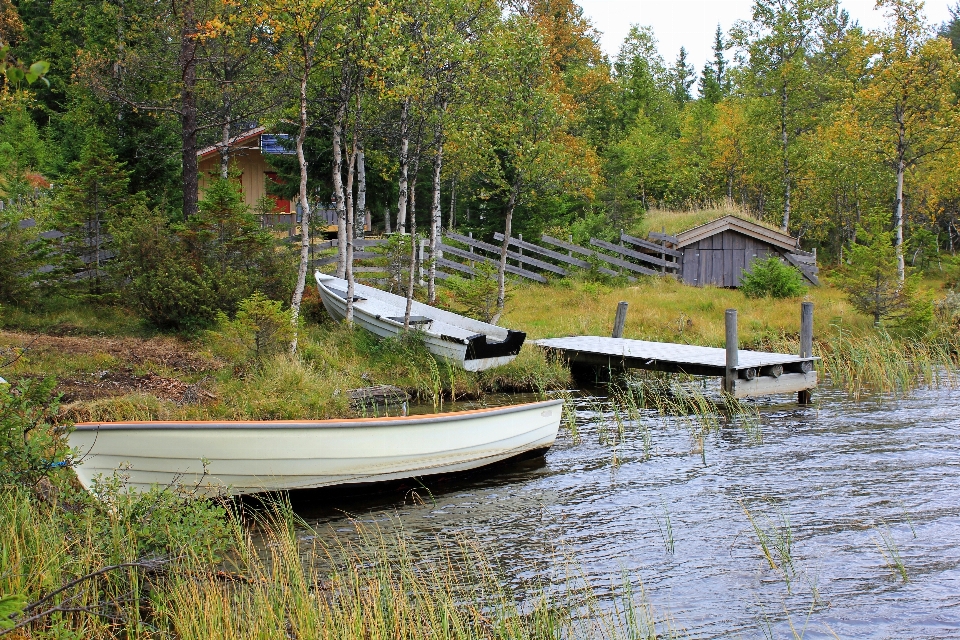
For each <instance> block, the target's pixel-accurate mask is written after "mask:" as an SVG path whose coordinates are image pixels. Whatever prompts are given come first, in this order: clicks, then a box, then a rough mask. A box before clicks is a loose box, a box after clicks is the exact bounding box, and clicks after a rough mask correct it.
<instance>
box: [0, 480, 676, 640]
mask: <svg viewBox="0 0 960 640" xmlns="http://www.w3.org/2000/svg"><path fill="white" fill-rule="evenodd" d="M148 501H149V504H152V505H153V508H154V510H155V511H157V510H161V511H163V510H166V509H169V508H171V506H170V504H168V503H166V502H164V501H163V500H162V499H161V498H159V497H157V496H153V497H151V498H149V499H148ZM135 502H136V501H134V503H135ZM134 503H130V504H134ZM141 506H149V505H141ZM115 509H116V510H115V511H114V512H113V514H114V515H113V516H111V515H110V514H109V513H108V512H106V511H103V510H98V509H95V508H92V507H88V508H85V509H81V510H80V511H76V512H75V513H74V514H73V515H69V514H66V512H64V511H63V510H62V509H60V508H54V507H50V506H49V505H48V506H44V505H43V504H41V503H37V502H36V501H35V500H33V499H32V498H31V497H30V496H29V495H27V494H26V493H24V492H22V491H16V490H9V489H3V490H0V535H2V536H3V539H4V545H3V547H2V552H0V560H2V563H0V593H2V594H5V595H10V594H19V595H20V597H22V600H23V601H37V600H39V599H40V598H41V597H42V596H43V595H44V594H50V593H53V592H54V590H55V589H57V588H58V587H60V586H61V585H66V584H70V583H72V582H74V581H76V580H77V579H78V578H81V580H80V581H79V582H76V583H75V584H73V585H72V586H70V587H68V588H67V589H66V590H64V591H63V592H62V593H60V594H58V595H57V596H56V597H54V598H53V599H51V600H50V601H48V602H47V603H46V605H45V606H44V607H40V608H39V609H38V610H44V609H46V610H45V612H44V615H42V616H41V617H39V618H37V619H36V620H34V621H32V622H29V623H27V624H25V625H24V627H23V631H27V630H29V633H30V636H29V637H34V636H36V637H52V636H50V634H51V633H52V632H53V630H54V629H59V630H60V632H62V634H63V635H62V636H57V637H84V638H92V639H98V640H99V639H104V640H108V639H109V640H113V639H115V638H125V639H138V638H143V639H144V640H146V639H148V638H149V639H155V638H172V639H174V638H175V639H177V640H194V639H197V640H201V639H202V640H211V639H212V640H217V639H223V640H227V639H233V638H277V637H310V638H324V639H339V638H344V639H347V638H351V639H352V638H383V639H387V638H389V639H394V638H400V639H403V638H411V639H412V638H424V637H436V638H447V639H450V640H459V639H461V638H463V639H470V640H475V639H488V638H489V639H494V638H496V639H527V638H530V639H534V638H537V639H539V638H559V637H603V638H610V639H616V638H631V639H632V638H665V637H670V638H672V637H678V635H679V634H678V633H677V632H675V631H674V630H672V628H671V626H670V625H669V620H668V619H667V618H665V617H659V616H657V615H656V613H655V612H654V610H653V608H652V607H651V606H650V604H649V603H648V602H647V601H646V598H645V593H644V592H643V590H642V587H641V589H640V590H639V592H638V591H636V590H635V589H634V587H633V585H632V584H631V581H630V580H626V579H625V580H624V583H623V584H622V585H620V587H619V588H614V589H601V590H599V591H598V590H597V589H595V588H594V587H593V586H592V585H591V584H590V581H589V580H587V579H586V578H585V577H584V576H583V574H582V571H580V570H579V569H578V567H577V566H576V564H575V563H574V562H572V561H570V560H569V559H566V560H565V561H564V562H565V564H563V565H560V566H558V569H559V571H554V572H553V573H554V575H558V576H560V580H559V582H556V583H546V582H543V581H542V579H539V578H534V579H531V580H528V581H525V582H522V583H520V584H517V583H516V582H515V581H513V580H507V579H506V578H505V577H504V569H503V568H502V567H500V566H499V565H498V564H497V561H496V560H495V559H494V558H495V555H493V554H492V553H491V551H490V550H488V549H485V548H483V547H481V546H480V545H479V544H478V543H477V542H476V541H475V540H472V539H470V538H469V537H467V536H464V535H454V536H446V535H440V534H438V536H437V538H436V542H435V544H433V545H421V546H418V545H415V544H413V543H412V542H411V541H410V540H409V539H408V538H407V537H406V536H405V535H404V534H403V532H402V528H400V527H397V528H396V529H382V528H368V527H364V526H362V525H360V524H357V525H356V530H355V532H354V535H351V536H343V534H337V533H334V532H319V531H315V530H312V529H310V528H309V527H308V526H307V525H306V523H304V522H303V521H301V520H300V519H298V518H297V516H296V515H295V514H294V513H293V511H292V509H291V508H290V506H289V504H287V503H285V502H282V501H276V502H269V503H267V504H266V505H265V506H264V507H253V508H251V507H250V506H249V505H247V506H243V505H240V504H239V503H237V504H236V505H235V508H234V510H233V512H232V513H233V515H232V516H231V517H230V518H229V519H228V520H227V521H226V522H225V525H226V528H225V529H224V532H223V533H224V535H225V536H226V538H225V540H226V541H227V542H229V546H228V547H227V554H226V555H225V556H221V560H219V561H217V560H216V558H215V556H211V555H210V553H209V552H208V550H206V549H205V548H204V547H203V546H202V545H191V544H189V543H187V542H186V541H185V542H184V544H183V545H181V546H179V547H177V548H176V549H171V550H170V553H169V554H168V555H167V556H166V557H165V558H164V559H162V562H159V563H158V564H156V567H162V569H161V570H154V571H152V572H144V571H143V570H141V568H136V567H130V568H129V570H127V569H123V568H119V569H117V570H111V571H109V572H106V573H104V574H102V575H99V576H98V575H95V574H96V572H97V571H98V570H100V569H102V568H103V567H104V566H105V565H109V564H111V563H114V562H116V560H117V559H121V558H127V559H133V560H136V559H137V558H138V556H137V553H138V552H137V549H138V545H137V540H138V539H140V540H143V538H142V535H143V532H142V531H138V530H137V526H138V522H137V520H136V519H132V518H129V517H128V516H132V515H133V512H129V511H128V509H127V506H125V503H123V499H121V503H119V504H118V505H117V506H116V507H115ZM171 515H172V514H171ZM155 517H156V516H155ZM176 522H177V518H176V517H173V518H172V519H171V520H170V521H169V523H170V525H171V526H177V525H176ZM138 536H141V537H140V538H138ZM511 573H512V572H511ZM91 575H93V577H90V578H88V579H85V578H84V576H91ZM564 575H565V576H566V578H565V579H564V578H563V576H564ZM507 585H511V586H507ZM601 594H602V595H601ZM31 613H32V612H27V613H25V614H22V615H20V616H18V617H15V618H14V619H13V620H12V622H14V623H17V622H21V623H23V622H25V621H26V618H28V617H29V615H30V614H31ZM0 633H3V632H2V631H0ZM13 637H17V636H13ZM23 637H26V636H23Z"/></svg>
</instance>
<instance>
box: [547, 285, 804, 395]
mask: <svg viewBox="0 0 960 640" xmlns="http://www.w3.org/2000/svg"><path fill="white" fill-rule="evenodd" d="M624 304H625V303H621V306H622V305H624ZM622 315H623V316H625V315H626V310H625V308H623V312H622ZM736 317H737V314H736V311H735V310H733V309H731V310H728V311H727V316H726V321H727V325H726V326H727V347H726V348H716V347H701V346H698V345H689V344H676V343H672V342H647V341H645V340H628V339H625V338H619V337H614V338H605V337H601V336H575V337H568V338H548V339H544V340H537V341H535V342H534V344H536V345H537V346H539V347H540V348H542V349H547V350H551V351H554V352H557V353H559V354H560V355H561V356H562V357H563V358H564V359H565V360H567V361H568V362H569V363H570V365H571V367H573V368H582V367H591V368H599V369H606V370H612V371H618V370H625V369H645V370H648V371H664V372H667V373H685V374H689V375H695V376H715V377H720V378H723V381H724V382H723V386H724V390H725V391H726V392H727V393H729V394H730V395H732V396H734V397H736V398H745V397H748V396H763V395H771V394H776V393H798V394H799V396H798V398H799V401H800V402H801V403H808V402H809V401H810V390H811V389H813V388H815V387H816V386H817V371H816V368H815V361H816V360H817V358H815V357H813V355H812V342H813V305H812V304H811V303H809V302H805V303H804V304H803V310H802V312H801V340H800V342H801V353H800V354H797V355H793V354H788V353H769V352H765V351H748V350H743V349H739V348H738V345H737V328H736V323H737V319H736ZM620 318H621V314H620V313H619V310H618V320H617V322H618V324H619V325H620V326H621V328H622V320H621V319H620ZM614 333H615V334H616V333H617V331H616V328H615V329H614Z"/></svg>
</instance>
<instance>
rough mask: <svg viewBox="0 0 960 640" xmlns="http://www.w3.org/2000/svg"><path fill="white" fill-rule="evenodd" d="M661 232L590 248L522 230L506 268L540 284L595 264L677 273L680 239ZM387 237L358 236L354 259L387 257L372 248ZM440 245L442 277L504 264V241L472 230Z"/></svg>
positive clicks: (596, 242) (324, 261)
mask: <svg viewBox="0 0 960 640" xmlns="http://www.w3.org/2000/svg"><path fill="white" fill-rule="evenodd" d="M653 236H654V234H651V237H653ZM656 236H657V237H656V240H658V242H651V241H649V240H643V239H640V238H635V237H633V236H629V235H627V234H625V233H621V234H620V244H614V243H612V242H607V241H605V240H600V239H598V238H591V239H590V248H587V247H581V246H579V245H576V244H573V242H571V241H563V240H560V239H558V238H553V237H551V236H549V235H546V234H544V235H543V236H541V238H540V244H535V243H533V242H529V241H525V240H524V239H523V236H522V235H518V236H517V237H516V238H513V237H511V238H510V241H509V243H508V249H507V265H506V272H507V273H509V274H511V275H514V276H518V277H520V278H524V279H527V280H533V281H534V282H540V283H546V282H547V280H548V278H557V277H560V278H564V277H567V276H569V275H571V273H572V272H573V269H595V270H597V271H598V272H600V273H602V274H604V275H607V276H611V277H619V276H623V277H625V278H627V280H629V281H631V282H634V281H636V276H637V275H647V276H666V275H670V276H676V274H677V270H678V268H679V262H678V261H677V258H678V257H679V256H680V255H681V254H680V253H679V252H678V251H675V250H673V249H670V248H669V247H667V246H666V244H667V243H668V242H672V241H675V240H676V239H675V238H672V237H671V236H666V235H665V234H656ZM494 240H495V241H496V242H498V243H502V242H503V234H502V233H495V234H494ZM385 242H387V240H386V239H371V240H354V260H356V261H360V262H362V261H365V260H373V259H376V258H381V259H382V258H383V255H382V254H379V253H376V252H374V251H370V250H369V249H370V248H372V247H375V246H378V245H381V244H383V243H385ZM425 245H426V241H421V244H420V246H419V249H418V252H419V259H420V262H421V267H420V279H421V280H423V278H424V275H425V274H424V268H423V266H422V265H423V263H424V261H425V259H427V258H429V249H427V247H426V246H425ZM544 245H549V246H544ZM628 245H629V246H628ZM337 246H338V245H337V241H336V240H327V241H325V242H320V243H318V244H316V245H315V247H314V248H315V250H317V251H320V250H325V249H333V248H336V247H337ZM437 248H438V255H437V257H436V263H435V264H436V269H435V272H436V275H437V278H439V279H441V280H443V279H446V278H449V277H450V276H451V275H452V274H453V273H459V274H463V275H468V276H473V275H475V274H476V269H475V266H476V265H477V264H478V263H486V264H490V265H494V266H498V265H499V264H500V252H501V248H502V245H500V244H492V243H489V242H484V241H483V240H478V239H475V238H474V237H473V235H472V234H469V235H462V234H459V233H454V232H446V233H444V234H443V236H442V238H441V240H440V242H439V244H438V247H437ZM336 261H337V258H336V256H324V257H322V258H319V259H317V260H315V261H314V262H313V264H314V266H317V267H319V266H324V265H329V264H333V263H335V262H336ZM384 270H385V268H384V267H364V266H359V267H356V266H355V267H354V271H355V272H357V273H372V272H376V271H384Z"/></svg>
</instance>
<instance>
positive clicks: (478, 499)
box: [293, 389, 960, 638]
mask: <svg viewBox="0 0 960 640" xmlns="http://www.w3.org/2000/svg"><path fill="white" fill-rule="evenodd" d="M528 399H535V398H518V397H516V396H513V397H506V398H505V400H504V402H503V403H511V404H512V403H517V402H520V401H525V400H528ZM817 399H818V401H819V404H818V406H816V407H809V408H803V407H798V406H797V405H795V404H793V403H789V402H788V403H784V404H777V403H776V402H775V401H771V400H764V401H762V402H760V403H758V406H759V408H760V415H761V424H762V431H763V437H762V442H760V441H758V439H757V438H756V437H752V436H751V435H750V434H748V433H747V432H745V431H744V430H743V429H742V428H739V427H737V426H736V425H728V426H726V427H724V428H723V429H721V430H720V431H719V432H715V433H712V434H710V435H709V436H708V437H707V438H706V440H705V441H704V444H703V451H702V452H701V450H700V444H699V441H698V439H697V438H695V437H692V435H691V431H690V421H689V420H683V419H675V418H664V417H661V416H658V415H656V414H654V413H652V412H650V413H649V414H644V415H643V417H642V418H641V420H640V421H639V422H637V421H634V422H631V423H628V424H627V425H626V426H625V431H624V436H623V440H622V442H619V444H617V446H616V455H615V456H614V454H613V447H612V445H611V444H610V441H609V438H608V437H604V434H605V433H608V432H609V430H610V424H609V422H610V419H611V415H610V414H609V412H608V411H606V409H607V407H606V406H605V405H604V404H603V401H602V399H599V398H591V399H583V400H581V401H579V404H578V409H577V433H578V437H574V436H572V435H571V432H570V431H569V430H566V429H562V430H561V436H560V438H559V440H558V441H557V444H556V446H555V447H554V448H553V449H552V450H551V451H550V452H549V453H548V454H547V456H546V458H545V459H537V460H532V461H523V462H516V463H508V464H504V465H501V466H499V467H497V468H495V469H493V470H489V471H480V472H477V473H474V474H472V475H468V476H457V477H453V478H442V479H437V478H429V477H427V478H422V479H420V480H419V481H411V482H409V483H406V484H405V485H390V486H388V487H377V488H374V489H373V490H372V491H371V490H368V492H367V494H366V495H360V496H357V495H348V494H347V493H343V492H339V493H338V492H329V491H328V492H320V493H316V492H304V493H302V494H295V495H294V496H293V499H294V501H295V506H296V507H297V509H298V511H299V513H301V515H303V516H304V517H306V518H307V519H308V521H309V522H311V524H313V525H315V526H316V527H317V529H318V530H319V531H320V532H321V533H322V534H323V535H332V534H333V533H334V532H337V533H336V534H337V535H341V536H350V535H352V534H351V533H350V532H352V531H353V527H352V525H351V521H350V518H349V517H348V516H353V517H356V518H357V519H358V520H360V521H361V522H365V523H368V524H371V523H372V524H376V525H377V526H380V527H386V528H389V527H394V526H402V527H403V530H404V532H405V535H406V536H407V538H408V539H411V540H413V541H419V542H420V543H422V546H423V547H427V546H428V545H431V544H432V545H435V544H436V540H437V536H438V534H440V536H441V537H442V536H443V535H444V534H447V533H456V534H466V535H468V536H471V537H472V538H473V539H475V540H477V541H479V543H480V545H481V546H482V547H483V548H485V549H486V550H487V551H488V553H489V554H490V555H492V556H493V557H495V558H496V560H497V561H498V563H499V564H500V566H501V568H502V569H503V570H504V571H505V572H506V575H507V578H508V579H511V580H514V581H516V582H517V583H518V584H519V583H520V582H522V581H526V580H530V579H531V578H539V579H540V580H542V581H548V582H549V581H554V582H555V583H561V582H562V581H563V579H562V578H558V577H557V576H556V574H557V573H558V572H557V567H558V566H559V565H562V564H563V563H564V562H565V561H569V560H573V561H574V562H575V563H576V564H577V565H578V566H579V568H580V570H582V571H583V572H584V573H585V574H586V576H588V577H589V578H590V579H591V580H592V581H593V582H594V586H595V587H597V588H598V591H599V592H600V593H603V592H604V591H605V590H606V589H607V588H608V587H609V588H617V587H618V586H619V585H621V584H622V582H623V576H629V578H628V579H632V581H633V582H634V584H635V585H638V584H641V583H642V585H643V588H644V590H645V592H646V597H647V599H648V600H649V601H650V603H651V604H652V605H653V606H654V608H655V609H656V610H657V612H658V613H660V614H661V615H669V617H670V618H671V620H672V626H673V627H674V628H679V629H681V630H684V631H686V632H687V633H688V634H689V635H690V636H692V637H701V638H710V637H730V636H740V637H794V635H793V632H792V631H791V629H790V624H792V625H793V626H794V627H795V628H796V630H797V633H801V631H802V629H803V627H804V626H806V630H805V631H804V632H803V635H804V637H808V638H832V637H834V634H836V635H837V636H839V637H842V638H848V637H853V638H873V637H884V638H885V637H894V638H906V637H909V638H920V637H922V638H934V637H960V606H958V605H960V482H958V477H960V476H958V471H960V437H958V436H960V394H958V393H957V391H956V390H952V389H942V390H925V391H919V392H917V393H915V394H913V395H911V396H910V397H908V398H906V399H899V400H886V401H884V402H883V403H868V402H861V403H853V402H851V401H849V400H848V399H847V398H845V397H844V396H843V395H842V394H841V393H840V392H836V391H831V390H829V389H821V390H820V391H819V392H818V394H817ZM783 400H786V398H783ZM487 403H488V404H491V401H490V400H489V399H488V401H487ZM493 403H501V402H499V401H497V400H494V401H493ZM473 406H476V405H473ZM463 408H472V406H465V405H454V406H451V404H450V403H449V402H447V403H445V404H444V406H443V410H444V411H448V410H455V409H463ZM432 411H433V407H432V406H431V407H427V408H425V410H424V412H432ZM645 432H646V433H649V441H648V442H646V443H645V442H644V437H643V433H645ZM601 441H603V442H601ZM751 520H752V524H751ZM761 542H763V544H761ZM671 547H672V551H671ZM764 549H766V553H768V554H769V555H770V559H769V560H768V559H767V557H766V554H765V552H764ZM899 564H902V567H903V570H904V571H905V572H906V576H907V578H908V581H906V582H905V581H904V580H903V578H902V574H901V573H900V570H899ZM808 615H809V619H808ZM788 618H789V620H788Z"/></svg>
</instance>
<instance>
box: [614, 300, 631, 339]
mask: <svg viewBox="0 0 960 640" xmlns="http://www.w3.org/2000/svg"><path fill="white" fill-rule="evenodd" d="M628 306H629V304H628V303H627V302H624V301H622V300H621V301H620V304H618V305H617V315H616V317H615V318H614V319H613V334H612V336H611V337H613V338H622V337H623V327H624V325H625V324H626V323H627V307H628Z"/></svg>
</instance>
